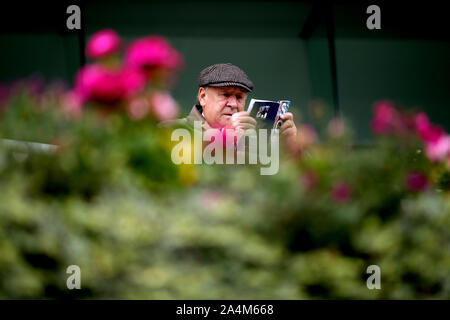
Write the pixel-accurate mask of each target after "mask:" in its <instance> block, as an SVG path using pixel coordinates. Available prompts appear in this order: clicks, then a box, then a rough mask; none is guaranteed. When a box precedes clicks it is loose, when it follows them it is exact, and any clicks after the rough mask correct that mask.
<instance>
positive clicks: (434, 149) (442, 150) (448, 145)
mask: <svg viewBox="0 0 450 320" xmlns="http://www.w3.org/2000/svg"><path fill="white" fill-rule="evenodd" d="M425 153H426V155H427V157H428V158H429V159H430V160H432V161H440V160H443V159H445V158H446V157H447V156H448V155H450V135H441V136H440V138H439V139H438V140H437V141H434V142H431V141H430V142H427V143H426V146H425Z"/></svg>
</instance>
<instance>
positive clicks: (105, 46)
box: [86, 29, 121, 59]
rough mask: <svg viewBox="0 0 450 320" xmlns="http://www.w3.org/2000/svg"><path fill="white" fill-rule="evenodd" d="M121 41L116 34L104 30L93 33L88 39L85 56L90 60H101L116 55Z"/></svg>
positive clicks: (109, 30)
mask: <svg viewBox="0 0 450 320" xmlns="http://www.w3.org/2000/svg"><path fill="white" fill-rule="evenodd" d="M120 44H121V40H120V37H119V35H118V34H117V32H115V31H114V30H112V29H105V30H101V31H99V32H96V33H94V34H93V35H92V36H91V38H90V39H89V41H88V43H87V47H86V54H87V56H88V57H90V58H92V59H98V58H103V57H105V56H108V55H110V54H114V53H117V52H118V51H119V49H120Z"/></svg>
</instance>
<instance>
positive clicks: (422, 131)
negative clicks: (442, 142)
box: [414, 112, 444, 143]
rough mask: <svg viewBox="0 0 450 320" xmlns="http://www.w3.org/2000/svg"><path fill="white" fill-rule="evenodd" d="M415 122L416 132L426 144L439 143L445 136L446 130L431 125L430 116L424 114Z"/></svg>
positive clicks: (419, 115)
mask: <svg viewBox="0 0 450 320" xmlns="http://www.w3.org/2000/svg"><path fill="white" fill-rule="evenodd" d="M414 120H415V127H416V132H417V133H418V135H419V136H420V138H421V139H422V140H423V141H425V142H430V143H434V142H437V141H438V140H439V139H440V138H441V136H442V135H443V134H444V130H443V129H442V128H441V127H440V126H437V125H434V124H431V123H430V121H429V120H428V116H427V115H426V114H425V113H423V112H421V113H419V114H417V115H416V117H415V119H414Z"/></svg>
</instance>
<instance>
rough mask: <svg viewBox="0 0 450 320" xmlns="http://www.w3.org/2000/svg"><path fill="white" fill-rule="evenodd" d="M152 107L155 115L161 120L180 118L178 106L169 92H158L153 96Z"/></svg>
mask: <svg viewBox="0 0 450 320" xmlns="http://www.w3.org/2000/svg"><path fill="white" fill-rule="evenodd" d="M151 105H152V111H153V114H154V115H155V116H156V117H157V118H158V119H159V120H170V119H174V118H176V117H177V116H178V113H179V108H178V104H177V103H176V101H175V100H174V99H173V98H172V96H171V95H170V94H169V93H167V92H156V93H155V94H153V96H152V101H151Z"/></svg>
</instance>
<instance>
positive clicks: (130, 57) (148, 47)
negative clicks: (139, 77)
mask: <svg viewBox="0 0 450 320" xmlns="http://www.w3.org/2000/svg"><path fill="white" fill-rule="evenodd" d="M125 64H126V65H127V66H131V67H136V68H142V69H150V68H153V67H160V68H166V69H176V68H178V67H180V66H181V65H182V64H183V59H182V57H181V55H180V53H179V52H178V51H177V50H175V49H174V48H173V47H172V46H171V45H170V43H169V41H167V40H166V39H165V38H163V37H161V36H156V35H153V36H148V37H145V38H141V39H138V40H136V41H134V42H133V43H132V44H131V45H130V46H129V47H128V50H127V52H126V55H125Z"/></svg>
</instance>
